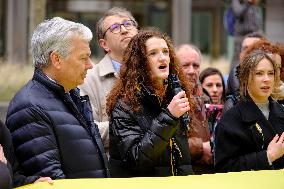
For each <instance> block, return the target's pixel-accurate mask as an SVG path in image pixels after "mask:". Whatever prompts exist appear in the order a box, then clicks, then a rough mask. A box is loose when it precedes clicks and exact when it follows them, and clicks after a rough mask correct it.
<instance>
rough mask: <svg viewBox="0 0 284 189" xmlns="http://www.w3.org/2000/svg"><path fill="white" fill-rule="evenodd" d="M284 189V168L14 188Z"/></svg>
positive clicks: (46, 184)
mask: <svg viewBox="0 0 284 189" xmlns="http://www.w3.org/2000/svg"><path fill="white" fill-rule="evenodd" d="M92 188H96V189H246V188H247V189H284V170H283V169H282V170H275V171H247V172H236V173H218V174H211V175H209V174H208V175H191V176H172V177H147V178H144V177H140V178H107V179H105V178H104V179H62V180H56V181H55V182H54V184H53V185H49V184H48V183H36V184H31V185H26V186H22V187H19V188H17V189H92Z"/></svg>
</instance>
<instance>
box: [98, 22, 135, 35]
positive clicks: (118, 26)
mask: <svg viewBox="0 0 284 189" xmlns="http://www.w3.org/2000/svg"><path fill="white" fill-rule="evenodd" d="M121 26H124V28H125V29H127V30H131V29H133V28H135V27H136V24H135V22H134V21H132V20H125V21H124V22H122V23H121V24H118V23H115V24H113V25H111V26H110V27H108V29H107V30H106V31H105V32H104V34H103V38H105V35H106V32H107V31H108V30H109V31H111V32H112V33H114V34H116V33H120V32H121Z"/></svg>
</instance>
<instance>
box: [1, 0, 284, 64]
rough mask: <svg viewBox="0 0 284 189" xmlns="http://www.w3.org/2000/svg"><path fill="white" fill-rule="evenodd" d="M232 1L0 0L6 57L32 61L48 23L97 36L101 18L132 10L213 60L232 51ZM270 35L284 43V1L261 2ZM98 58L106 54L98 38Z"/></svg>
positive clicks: (95, 49)
mask: <svg viewBox="0 0 284 189" xmlns="http://www.w3.org/2000/svg"><path fill="white" fill-rule="evenodd" d="M228 4H229V0H0V57H2V58H4V59H5V60H6V61H7V62H11V63H27V62H30V61H29V57H30V56H29V54H30V53H29V41H30V37H31V34H32V32H33V30H34V28H35V27H36V26H37V24H39V23H40V22H41V21H43V20H44V19H48V18H52V17H54V16H61V17H64V18H66V19H69V20H74V21H79V22H81V23H83V24H85V25H87V26H88V27H89V28H91V30H92V31H93V33H94V36H96V34H95V26H96V22H97V20H98V19H99V18H100V17H101V16H102V14H103V12H105V11H106V10H107V9H109V8H111V7H113V6H121V7H125V8H127V9H128V10H130V11H131V12H132V13H133V15H134V17H135V18H136V19H137V21H138V23H139V25H140V27H145V26H155V27H158V28H160V29H161V30H162V31H163V32H166V33H168V34H169V35H170V36H171V38H172V39H173V42H174V44H176V45H177V44H181V43H193V44H195V45H196V46H198V47H199V48H200V49H201V51H202V53H204V54H206V55H209V56H210V57H213V58H218V57H220V56H227V57H228V54H230V51H232V49H231V48H232V46H231V45H230V43H231V42H230V41H231V40H230V37H228V35H227V34H226V31H225V30H224V27H223V14H224V11H225V9H226V8H227V6H228ZM260 6H261V8H262V10H263V19H264V23H265V25H264V31H265V33H266V34H267V37H268V38H269V39H272V40H274V41H278V42H282V43H283V42H284V20H283V18H284V1H283V0H269V1H262V3H261V4H260ZM91 49H92V54H93V55H94V56H96V57H100V56H102V55H103V52H102V50H101V49H100V48H99V47H98V45H97V43H96V39H95V37H94V40H93V41H92V43H91Z"/></svg>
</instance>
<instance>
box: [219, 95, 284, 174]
mask: <svg viewBox="0 0 284 189" xmlns="http://www.w3.org/2000/svg"><path fill="white" fill-rule="evenodd" d="M269 109H270V113H269V119H268V120H267V119H266V118H265V117H264V115H263V114H262V112H261V110H260V109H259V108H258V107H257V105H256V104H255V103H254V102H253V101H252V100H248V101H240V102H239V103H238V104H237V105H236V106H234V107H233V108H232V109H230V110H229V111H228V112H226V113H225V114H224V115H223V117H222V118H221V120H220V122H219V124H218V125H217V129H216V133H215V135H216V136H215V141H216V143H215V149H214V153H215V154H214V155H215V168H216V170H217V171H218V172H231V171H249V170H266V169H281V168H284V157H282V158H280V159H278V160H276V161H274V162H273V165H272V166H270V165H269V162H268V159H267V154H266V150H267V146H268V144H269V143H270V141H271V140H272V139H273V137H274V136H275V135H276V134H279V135H281V133H282V132H284V108H283V106H282V105H280V104H278V103H277V102H275V101H273V100H272V99H270V100H269Z"/></svg>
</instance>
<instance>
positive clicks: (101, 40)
mask: <svg viewBox="0 0 284 189" xmlns="http://www.w3.org/2000/svg"><path fill="white" fill-rule="evenodd" d="M99 45H100V46H101V47H102V48H103V49H104V50H105V51H106V52H109V51H110V49H109V47H108V44H107V41H106V40H105V39H99Z"/></svg>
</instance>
